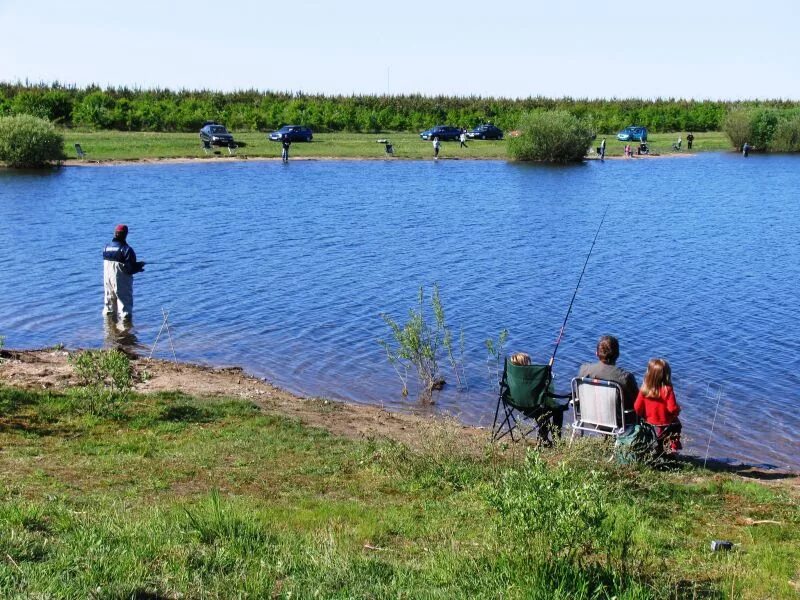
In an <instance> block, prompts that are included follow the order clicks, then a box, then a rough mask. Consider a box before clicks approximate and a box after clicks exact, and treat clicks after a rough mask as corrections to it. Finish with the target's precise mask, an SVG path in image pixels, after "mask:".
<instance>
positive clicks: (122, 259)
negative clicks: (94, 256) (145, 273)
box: [103, 240, 142, 275]
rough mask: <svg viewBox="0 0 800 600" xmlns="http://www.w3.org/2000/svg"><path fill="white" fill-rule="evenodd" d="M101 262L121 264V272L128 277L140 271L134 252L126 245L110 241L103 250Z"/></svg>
mask: <svg viewBox="0 0 800 600" xmlns="http://www.w3.org/2000/svg"><path fill="white" fill-rule="evenodd" d="M103 260H110V261H113V262H118V263H122V270H123V271H125V272H126V273H127V274H128V275H133V274H134V273H138V272H139V271H141V270H142V269H141V266H140V265H139V264H138V263H137V262H136V252H134V251H133V248H131V247H130V246H128V244H127V243H125V242H121V241H119V240H111V241H110V242H109V243H108V244H106V247H105V248H104V249H103Z"/></svg>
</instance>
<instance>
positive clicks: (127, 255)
mask: <svg viewBox="0 0 800 600" xmlns="http://www.w3.org/2000/svg"><path fill="white" fill-rule="evenodd" d="M127 239H128V226H127V225H117V227H116V229H115V230H114V239H113V240H111V242H109V243H108V244H106V247H105V248H104V249H103V291H104V300H105V306H104V308H103V314H105V315H106V316H110V317H112V318H115V319H116V318H119V320H120V321H121V322H123V323H130V322H131V321H132V320H133V276H134V275H135V274H136V273H141V272H142V271H144V264H145V263H143V262H137V261H136V252H134V251H133V248H131V247H130V246H129V245H128V242H127Z"/></svg>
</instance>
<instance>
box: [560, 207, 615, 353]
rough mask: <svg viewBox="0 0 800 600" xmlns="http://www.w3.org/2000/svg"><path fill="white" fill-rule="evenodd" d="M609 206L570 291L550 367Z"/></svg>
mask: <svg viewBox="0 0 800 600" xmlns="http://www.w3.org/2000/svg"><path fill="white" fill-rule="evenodd" d="M609 206H610V204H606V208H605V210H604V211H603V218H601V219H600V225H598V226H597V231H596V232H595V234H594V239H593V240H592V245H591V247H590V248H589V253H588V254H587V255H586V260H585V261H584V262H583V269H581V275H580V277H578V285H576V286H575V291H574V292H573V293H572V300H570V301H569V307H568V308H567V314H566V315H565V316H564V322H563V323H562V324H561V330H560V331H559V332H558V339H556V346H555V348H553V356H551V357H550V362H549V363H548V364H549V365H550V366H551V367H552V366H553V363H554V362H555V361H556V352H558V346H559V344H561V338H562V337H564V329H566V327H567V319H569V314H570V313H571V312H572V305H573V304H574V303H575V296H577V295H578V288H579V287H580V286H581V280H582V279H583V274H584V273H586V265H588V264H589V257H590V256H591V255H592V250H594V245H595V243H596V242H597V236H599V235H600V229H601V228H602V227H603V221H605V220H606V213H608V207H609Z"/></svg>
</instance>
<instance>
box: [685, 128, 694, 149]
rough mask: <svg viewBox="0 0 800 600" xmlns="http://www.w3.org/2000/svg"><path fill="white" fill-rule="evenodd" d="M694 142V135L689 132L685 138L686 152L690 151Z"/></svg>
mask: <svg viewBox="0 0 800 600" xmlns="http://www.w3.org/2000/svg"><path fill="white" fill-rule="evenodd" d="M693 141H694V134H693V133H692V132H691V131H690V132H689V134H688V135H687V136H686V148H687V149H688V150H691V149H692V142H693Z"/></svg>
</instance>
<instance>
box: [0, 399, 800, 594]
mask: <svg viewBox="0 0 800 600" xmlns="http://www.w3.org/2000/svg"><path fill="white" fill-rule="evenodd" d="M79 398H81V396H80V395H75V394H71V393H67V394H58V393H53V392H25V391H20V390H16V389H13V388H8V387H1V386H0V415H1V416H0V472H2V479H1V480H0V597H4V598H29V597H42V598H86V597H96V598H179V597H181V598H199V597H226V598H230V597H237V598H265V597H282V598H290V597H293V598H307V597H321V598H462V597H463V598H499V597H502V598H542V599H545V598H547V599H550V598H563V599H567V598H612V597H616V598H618V599H623V598H625V599H638V598H753V599H755V598H759V599H760V598H795V597H796V594H797V590H796V588H795V587H794V586H795V585H797V582H798V580H800V573H799V572H798V565H800V515H799V514H798V509H797V495H796V491H793V490H792V489H791V487H790V486H788V485H785V484H784V485H780V486H766V485H761V484H756V483H751V482H747V481H745V480H743V479H739V478H734V477H733V476H729V475H719V474H717V475H715V474H710V473H707V472H703V471H699V470H694V469H687V470H682V471H678V472H655V471H651V470H648V469H634V468H630V467H628V468H622V467H616V466H614V465H612V464H609V463H607V462H606V461H605V460H604V457H605V456H606V453H607V449H606V448H604V447H603V446H602V445H600V444H597V443H579V444H576V445H575V446H573V447H572V448H571V449H565V448H562V449H560V450H557V451H554V452H549V453H547V454H545V455H544V458H545V460H544V461H542V460H540V459H539V458H537V455H535V454H531V455H530V456H529V457H528V458H527V459H524V457H523V453H522V452H521V449H519V448H513V449H512V451H506V452H503V451H502V449H498V448H496V447H492V446H487V447H485V448H480V447H479V448H477V449H476V448H474V447H471V446H470V447H468V446H467V445H466V444H465V443H464V440H463V438H462V437H461V436H460V435H459V428H458V427H455V426H448V425H446V424H432V425H430V426H429V428H428V429H429V431H426V432H424V435H422V436H421V437H422V439H423V440H424V442H423V443H424V445H423V446H422V447H419V448H410V447H407V446H403V445H400V444H397V443H393V442H388V441H381V440H363V441H355V440H348V439H343V438H338V437H334V436H332V435H330V434H328V433H326V432H324V431H321V430H318V429H311V428H307V427H304V426H302V425H300V424H299V423H297V422H296V421H293V420H289V419H286V418H283V417H278V416H272V415H267V414H264V413H262V412H261V411H260V410H259V409H258V408H257V407H255V406H253V405H251V404H249V403H247V402H243V401H238V400H199V399H196V398H191V397H188V396H184V395H181V394H176V393H171V394H170V393H165V394H160V395H154V396H134V397H132V398H131V399H130V400H129V401H127V402H125V403H123V404H122V405H121V406H120V407H118V408H117V409H116V410H115V411H114V413H113V415H110V416H105V417H103V416H98V415H97V414H90V413H88V412H86V411H85V410H83V409H82V407H81V406H80V405H77V404H76V401H77V399H79ZM551 495H552V498H551V497H550V496H551ZM589 508H591V510H589ZM532 515H533V516H535V515H538V517H536V518H534V517H533V516H532ZM748 517H750V518H752V519H757V520H758V519H770V520H775V521H778V522H779V524H760V525H747V522H746V521H745V519H746V518H748ZM712 539H729V540H732V541H734V542H736V543H738V544H740V546H739V547H738V549H737V550H736V551H735V552H730V553H711V552H710V551H709V549H708V545H709V542H710V540H712ZM570 540H571V541H570Z"/></svg>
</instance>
